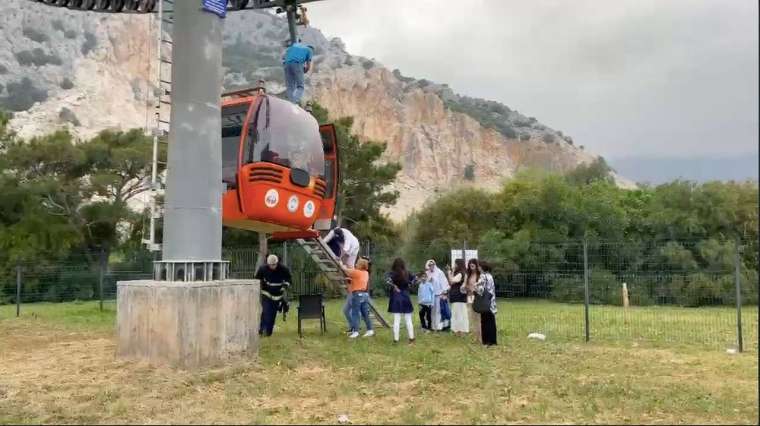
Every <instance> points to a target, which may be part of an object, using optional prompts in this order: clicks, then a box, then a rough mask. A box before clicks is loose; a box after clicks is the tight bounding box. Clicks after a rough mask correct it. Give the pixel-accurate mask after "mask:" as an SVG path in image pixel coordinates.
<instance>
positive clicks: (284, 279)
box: [254, 254, 291, 336]
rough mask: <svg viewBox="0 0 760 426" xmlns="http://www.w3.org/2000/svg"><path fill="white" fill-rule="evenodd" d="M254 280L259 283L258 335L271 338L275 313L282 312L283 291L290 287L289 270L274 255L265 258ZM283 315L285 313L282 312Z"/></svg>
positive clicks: (275, 317)
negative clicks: (264, 263)
mask: <svg viewBox="0 0 760 426" xmlns="http://www.w3.org/2000/svg"><path fill="white" fill-rule="evenodd" d="M254 278H255V279H257V280H259V281H260V283H261V323H260V325H259V334H260V335H265V336H271V335H272V331H274V323H275V320H276V319H277V311H279V310H282V308H281V304H282V300H283V290H284V288H287V287H289V286H290V280H291V276H290V270H289V269H288V268H287V267H286V266H285V265H281V264H280V259H278V258H277V256H276V255H274V254H270V255H269V256H267V264H266V265H262V266H261V267H260V268H259V270H258V271H256V276H255V277H254ZM283 314H285V312H284V311H283Z"/></svg>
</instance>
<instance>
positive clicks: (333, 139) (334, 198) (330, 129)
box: [314, 124, 340, 231]
mask: <svg viewBox="0 0 760 426" xmlns="http://www.w3.org/2000/svg"><path fill="white" fill-rule="evenodd" d="M319 134H320V136H321V137H322V148H323V150H324V154H325V183H327V190H326V191H325V198H324V200H322V205H321V206H320V208H319V214H318V215H317V221H316V222H315V223H314V229H316V230H318V231H327V230H330V229H331V228H332V226H331V225H332V221H333V218H334V217H335V213H336V208H337V205H338V191H339V190H340V163H339V161H338V136H337V135H336V133H335V125H333V124H323V125H321V126H319Z"/></svg>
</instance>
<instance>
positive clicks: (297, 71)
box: [283, 40, 314, 106]
mask: <svg viewBox="0 0 760 426" xmlns="http://www.w3.org/2000/svg"><path fill="white" fill-rule="evenodd" d="M313 55H314V47H313V46H309V45H306V44H303V43H301V40H298V42H297V43H293V44H291V45H290V46H289V47H288V48H287V49H286V50H285V57H284V59H283V68H284V71H285V86H286V94H287V95H288V99H289V100H290V102H293V103H294V104H298V105H301V98H302V97H303V92H304V75H305V74H306V73H307V72H309V70H310V69H311V58H312V56H313ZM302 106H303V105H302Z"/></svg>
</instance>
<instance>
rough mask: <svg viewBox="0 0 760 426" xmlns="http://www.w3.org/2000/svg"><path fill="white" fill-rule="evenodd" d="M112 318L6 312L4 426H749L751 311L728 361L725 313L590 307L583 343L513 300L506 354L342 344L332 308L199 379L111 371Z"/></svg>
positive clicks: (445, 344)
mask: <svg viewBox="0 0 760 426" xmlns="http://www.w3.org/2000/svg"><path fill="white" fill-rule="evenodd" d="M377 305H378V306H379V307H380V308H381V310H382V311H384V309H382V308H384V305H385V302H384V301H377ZM106 308H107V309H106V311H105V312H102V313H101V312H99V311H98V306H97V303H90V302H86V303H67V304H55V305H53V304H39V305H26V306H23V307H22V316H21V318H18V319H17V318H15V317H14V314H15V307H12V306H0V423H167V422H174V423H221V422H226V423H336V422H337V419H338V416H339V415H342V414H345V415H347V416H348V417H349V418H350V420H351V422H352V423H354V424H356V423H405V424H415V423H547V422H548V423H661V424H673V423H701V424H704V423H724V424H725V423H732V424H735V423H742V424H749V423H754V424H757V422H758V379H757V374H758V359H757V309H756V308H755V309H746V310H745V316H744V318H745V319H744V322H745V341H746V342H748V343H749V342H752V345H750V349H751V350H749V351H748V352H746V353H744V354H739V355H728V354H726V352H725V347H726V346H727V345H728V344H731V343H733V342H734V340H735V336H734V334H732V333H734V331H733V329H732V327H735V321H736V319H735V313H734V311H733V310H730V309H727V310H726V309H722V308H721V309H698V310H697V309H693V310H688V309H686V310H683V309H677V308H646V309H644V308H641V309H636V310H633V311H631V312H629V316H628V318H627V319H628V322H627V323H626V318H625V316H624V314H623V313H622V310H620V309H619V308H607V307H592V310H591V322H592V342H591V343H583V340H582V337H583V309H582V306H576V305H562V304H553V303H536V302H528V301H519V302H515V301H507V302H502V303H500V313H499V315H498V320H499V329H500V335H499V339H500V341H499V343H500V345H499V346H498V347H495V348H484V347H482V346H481V345H478V344H475V343H473V342H471V341H470V340H469V338H457V337H455V336H452V335H421V336H419V337H418V340H417V342H416V343H415V344H414V345H411V346H409V345H406V344H402V345H398V346H394V345H392V343H391V337H390V332H389V331H388V330H381V331H380V332H379V334H378V336H376V337H374V338H371V339H360V340H358V341H348V340H347V339H346V337H345V336H344V335H342V334H341V333H340V332H341V330H342V329H343V328H344V324H342V321H341V314H340V312H339V310H340V302H339V301H335V302H331V303H330V304H329V305H328V326H329V332H328V333H327V334H326V335H324V336H320V335H319V332H318V327H317V321H311V322H309V323H308V325H307V326H306V329H307V333H306V336H305V337H304V339H302V340H301V339H298V337H297V333H296V331H295V329H296V323H295V317H294V316H289V317H288V320H287V322H285V323H283V322H282V321H281V320H279V321H278V323H277V324H278V325H277V327H278V329H277V331H276V333H275V335H274V336H273V337H271V338H268V339H264V340H262V344H261V350H260V354H259V358H258V359H257V360H253V361H237V362H234V363H232V364H231V365H229V366H227V367H224V368H216V369H208V370H204V371H197V372H187V371H181V370H176V369H171V368H167V367H162V368H157V367H151V366H148V365H146V364H143V363H139V362H127V361H123V360H118V359H115V357H114V350H115V342H114V337H113V326H114V311H113V309H114V307H113V304H107V305H106ZM731 315H733V320H731V318H732V317H731ZM732 321H733V322H732ZM531 331H539V332H544V333H545V334H547V336H548V339H547V341H546V342H534V341H528V340H527V339H526V338H525V336H526V335H527V333H528V332H531ZM402 333H403V330H402ZM716 333H717V334H716ZM692 341H693V342H694V343H691V342H692ZM724 342H725V344H723V343H724Z"/></svg>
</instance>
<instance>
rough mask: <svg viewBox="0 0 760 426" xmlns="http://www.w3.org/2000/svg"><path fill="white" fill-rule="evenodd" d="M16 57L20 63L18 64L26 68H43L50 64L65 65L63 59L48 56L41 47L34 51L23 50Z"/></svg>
mask: <svg viewBox="0 0 760 426" xmlns="http://www.w3.org/2000/svg"><path fill="white" fill-rule="evenodd" d="M14 56H15V57H16V60H17V61H18V63H19V64H20V65H22V66H25V67H26V66H29V65H34V66H37V67H41V66H44V65H48V64H52V65H61V64H63V61H61V58H59V57H58V56H56V55H48V54H47V53H45V51H44V50H42V49H40V48H39V47H36V48H34V49H32V50H22V51H21V52H17V53H16V54H15V55H14Z"/></svg>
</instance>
